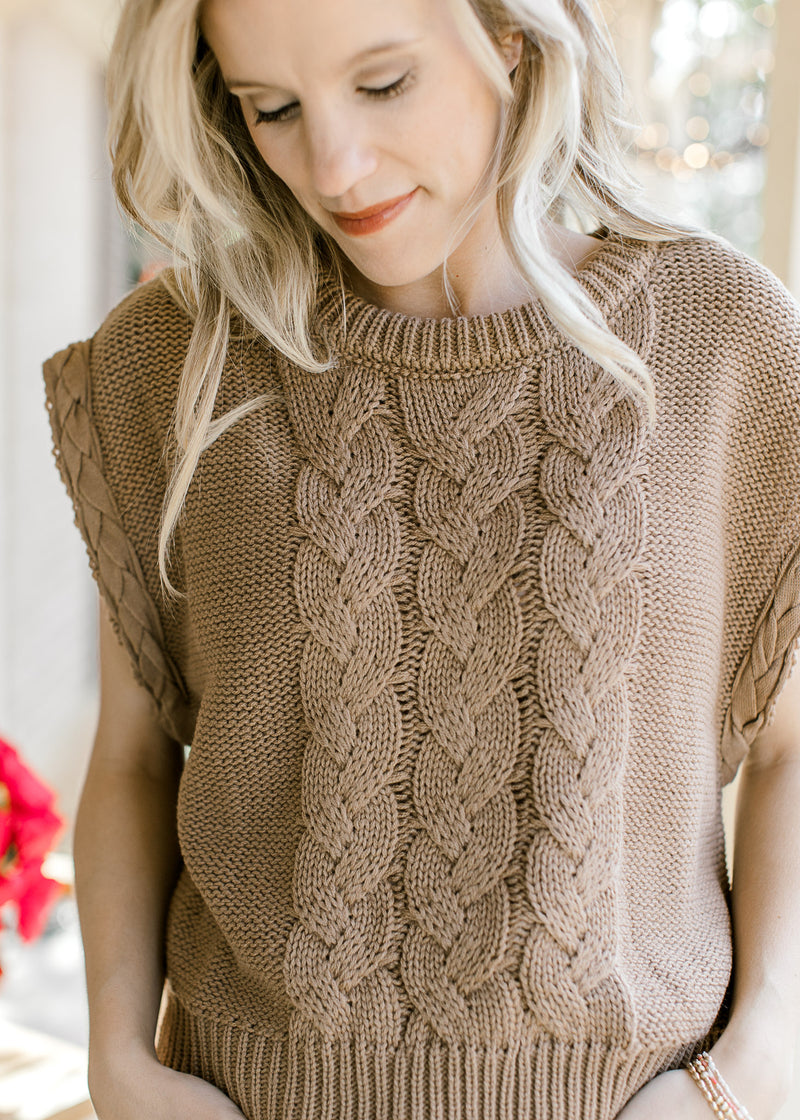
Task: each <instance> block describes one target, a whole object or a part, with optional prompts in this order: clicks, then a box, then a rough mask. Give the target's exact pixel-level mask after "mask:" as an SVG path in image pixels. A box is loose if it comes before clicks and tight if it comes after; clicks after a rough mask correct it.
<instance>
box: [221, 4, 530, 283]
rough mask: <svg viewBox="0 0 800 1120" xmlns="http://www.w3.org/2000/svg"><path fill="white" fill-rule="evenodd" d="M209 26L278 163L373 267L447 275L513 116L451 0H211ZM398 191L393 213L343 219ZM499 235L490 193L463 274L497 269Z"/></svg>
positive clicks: (375, 276)
mask: <svg viewBox="0 0 800 1120" xmlns="http://www.w3.org/2000/svg"><path fill="white" fill-rule="evenodd" d="M201 26H202V29H203V33H204V35H205V37H206V39H207V41H208V43H209V45H210V46H211V49H212V50H213V51H214V54H215V56H216V58H217V61H218V62H219V65H220V68H221V70H222V74H223V76H224V78H225V81H226V82H227V84H228V86H229V88H230V89H231V92H232V93H234V94H235V95H236V96H237V97H238V98H239V100H240V102H241V107H242V112H243V114H244V118H245V120H246V122H247V126H248V128H249V130H250V134H251V135H252V137H253V140H254V142H255V144H256V147H257V148H258V150H259V151H260V153H261V155H262V156H263V157H264V160H265V161H266V163H267V164H268V165H269V167H270V168H271V169H272V171H273V172H274V173H275V174H276V175H278V176H279V177H280V178H281V179H282V180H283V181H284V183H285V184H286V185H287V187H288V188H289V190H291V192H292V194H293V195H294V196H295V198H296V199H297V200H298V202H299V203H300V204H301V205H302V206H303V208H304V209H305V210H306V211H307V212H308V213H309V214H310V215H311V217H312V218H314V220H315V221H316V222H317V223H318V224H319V225H320V226H321V227H322V228H323V229H324V230H325V231H326V232H327V233H328V234H330V236H331V237H332V238H333V239H334V241H335V242H336V243H337V244H338V245H339V247H340V248H341V250H342V252H343V254H344V255H345V257H346V258H347V259H348V260H349V261H350V262H352V264H353V265H354V266H355V268H356V269H357V270H358V272H359V273H360V274H361V276H362V277H364V278H366V279H367V281H369V282H370V283H371V284H372V285H375V286H377V287H378V288H394V287H401V286H413V285H415V284H418V283H420V282H421V281H422V282H424V280H425V279H429V280H430V279H433V278H436V279H437V280H438V278H439V270H440V269H441V264H442V261H443V259H444V254H445V249H446V246H447V240H448V235H449V234H450V232H451V230H453V229H454V228H455V226H456V225H457V223H458V220H459V218H460V213H459V212H460V211H461V208H462V207H463V205H464V203H465V202H466V201H467V199H468V198H469V196H470V192H471V191H472V190H473V188H474V187H475V186H476V185H477V184H478V182H479V180H480V178H481V176H482V174H483V173H484V172H485V168H486V166H487V163H488V162H489V160H490V157H491V153H492V149H493V146H494V143H495V138H496V135H497V131H498V128H499V124H500V108H499V99H498V97H497V95H496V93H495V92H494V90H493V88H492V87H491V85H490V84H489V83H488V81H487V79H486V78H485V77H484V76H483V74H482V72H481V71H480V70H479V68H478V66H477V64H476V63H475V62H474V61H473V59H472V56H471V55H470V54H469V51H468V49H467V47H466V45H465V44H464V43H463V41H462V39H461V38H460V35H459V33H458V30H457V27H456V25H455V22H454V19H453V16H452V14H451V12H450V8H449V4H448V0H206V2H205V3H204V4H203V7H202V15H201ZM520 41H521V40H520V38H519V36H514V37H511V38H510V39H509V44H508V52H509V53H508V55H507V69H508V70H509V71H510V70H511V69H513V67H514V65H516V62H517V59H518V57H519V43H520ZM397 199H401V200H402V201H401V202H400V204H399V205H398V206H397V207H396V208H395V210H394V212H393V216H392V217H390V216H389V215H387V214H384V215H383V216H382V217H381V216H379V217H377V218H374V217H373V218H372V219H371V220H369V221H364V220H361V221H352V222H346V221H344V220H343V219H342V220H340V221H337V219H336V217H335V216H334V215H335V214H337V213H339V214H340V215H341V214H342V213H344V214H354V213H358V212H361V211H364V210H366V209H374V208H375V207H376V206H377V205H378V204H384V205H385V204H386V203H387V202H391V201H393V200H397ZM387 219H389V220H387ZM497 237H498V227H497V218H496V212H495V204H494V200H493V197H490V199H489V200H488V203H487V204H485V205H484V206H483V208H482V210H481V211H480V213H479V214H478V216H477V217H475V218H473V219H472V220H471V225H470V226H469V227H463V228H462V229H461V231H460V232H459V233H458V235H457V238H456V240H455V241H454V242H453V243H452V252H451V254H450V256H449V259H448V269H449V272H450V275H451V276H452V277H454V278H455V277H458V275H459V271H460V270H462V271H466V272H468V273H472V274H475V271H476V270H477V269H481V268H483V267H485V265H486V264H487V257H486V254H487V253H490V252H491V251H493V250H492V246H493V245H494V244H495V243H496V240H497Z"/></svg>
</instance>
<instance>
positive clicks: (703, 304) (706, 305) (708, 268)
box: [652, 236, 800, 335]
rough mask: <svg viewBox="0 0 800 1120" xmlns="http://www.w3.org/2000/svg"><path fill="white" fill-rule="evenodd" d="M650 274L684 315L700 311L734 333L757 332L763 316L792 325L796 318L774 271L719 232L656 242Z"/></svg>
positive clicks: (794, 307)
mask: <svg viewBox="0 0 800 1120" xmlns="http://www.w3.org/2000/svg"><path fill="white" fill-rule="evenodd" d="M652 279H653V283H654V285H655V287H656V288H660V289H661V290H662V292H663V294H665V295H666V294H671V295H672V296H673V297H674V299H675V300H676V301H679V302H677V303H676V306H677V307H678V308H679V309H680V311H681V313H682V314H683V315H687V314H695V315H697V314H700V315H705V316H706V318H707V319H708V320H709V321H710V320H713V321H715V322H721V323H723V324H725V325H727V326H728V327H729V328H730V330H731V332H732V333H733V334H735V335H745V334H746V333H747V332H751V333H752V332H753V331H755V332H756V334H758V332H759V330H760V326H761V325H762V324H763V323H764V322H765V320H769V321H771V322H772V323H773V325H780V324H781V323H783V324H785V326H786V327H787V328H788V329H789V330H790V331H791V330H793V329H796V327H797V324H798V320H799V319H800V316H799V315H798V310H799V309H798V304H797V301H796V300H795V298H794V297H793V296H792V294H791V292H790V291H789V290H788V288H787V287H786V286H785V284H784V283H783V282H782V281H781V280H780V279H779V277H778V276H776V275H775V273H774V272H772V271H771V270H770V269H769V268H767V266H766V265H765V264H762V263H761V262H760V261H758V260H756V259H755V258H754V257H751V256H749V255H748V254H747V253H745V252H743V251H742V250H741V249H739V248H737V247H736V246H735V245H733V244H731V242H730V241H728V240H727V239H726V238H724V237H712V236H697V237H690V238H686V239H676V240H673V241H664V242H661V243H660V244H659V252H658V254H657V258H656V262H655V266H654V269H653V274H652Z"/></svg>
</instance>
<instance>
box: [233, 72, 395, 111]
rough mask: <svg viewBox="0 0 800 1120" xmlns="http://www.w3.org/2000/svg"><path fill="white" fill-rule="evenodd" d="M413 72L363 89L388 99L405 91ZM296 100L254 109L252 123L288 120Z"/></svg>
mask: <svg viewBox="0 0 800 1120" xmlns="http://www.w3.org/2000/svg"><path fill="white" fill-rule="evenodd" d="M413 77H414V75H413V72H412V71H411V70H409V71H408V73H406V74H404V75H403V77H402V78H398V79H397V81H396V82H392V84H391V85H389V86H384V87H383V88H382V89H365V90H364V93H366V94H367V95H368V96H369V97H372V98H374V99H375V100H376V101H384V100H388V98H390V97H397V96H399V94H401V93H405V91H406V90H407V89H408V87H409V86H410V85H411V84H412V81H413ZM296 104H297V102H296V101H295V102H293V103H292V104H291V105H284V106H283V108H281V109H275V110H273V111H271V112H265V111H264V110H263V109H256V111H255V119H254V122H253V123H254V124H281V123H282V122H284V121H287V120H289V119H290V118H289V117H288V116H287V114H288V113H289V111H290V110H291V109H293V108H294V107H295V105H296Z"/></svg>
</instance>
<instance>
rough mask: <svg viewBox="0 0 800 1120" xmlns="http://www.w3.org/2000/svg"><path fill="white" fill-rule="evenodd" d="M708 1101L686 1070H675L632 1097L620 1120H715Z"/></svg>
mask: <svg viewBox="0 0 800 1120" xmlns="http://www.w3.org/2000/svg"><path fill="white" fill-rule="evenodd" d="M713 1117H714V1113H713V1112H712V1110H711V1108H710V1106H709V1104H708V1101H707V1100H706V1099H705V1097H704V1096H703V1094H702V1093H701V1092H700V1089H699V1088H698V1086H697V1085H695V1083H694V1082H693V1081H692V1079H691V1077H690V1075H689V1074H688V1073H687V1072H686V1070H685V1069H671V1070H668V1071H667V1073H660V1074H659V1075H658V1077H654V1078H653V1080H652V1081H648V1082H647V1084H646V1085H645V1086H643V1088H641V1089H640V1090H639V1092H638V1093H637V1094H636V1096H634V1097H631V1099H630V1100H629V1101H628V1103H627V1104H626V1105H625V1107H624V1108H623V1110H622V1112H620V1113H619V1115H618V1116H617V1120H713Z"/></svg>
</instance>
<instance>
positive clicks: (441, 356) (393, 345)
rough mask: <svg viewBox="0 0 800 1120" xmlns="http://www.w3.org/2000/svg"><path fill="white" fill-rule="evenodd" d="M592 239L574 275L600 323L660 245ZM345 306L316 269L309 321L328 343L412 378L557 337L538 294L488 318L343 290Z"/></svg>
mask: <svg viewBox="0 0 800 1120" xmlns="http://www.w3.org/2000/svg"><path fill="white" fill-rule="evenodd" d="M598 241H599V246H600V247H599V248H598V249H597V250H596V251H595V252H594V253H593V254H592V256H591V257H590V258H589V259H588V261H587V262H586V263H585V264H584V265H583V266H582V268H580V269H579V271H578V273H577V280H578V282H579V284H580V285H581V287H582V288H583V289H584V291H585V293H586V294H587V295H588V296H589V297H590V298H591V299H592V301H593V302H594V303H595V304H596V305H597V307H598V308H599V310H600V311H601V313H602V314H603V316H604V317H605V318H606V320H608V319H609V318H611V317H612V316H613V314H614V312H615V310H616V309H617V308H618V307H619V306H620V305H621V304H622V303H624V302H625V301H626V299H627V298H628V297H629V296H631V295H632V294H633V293H634V292H635V291H637V290H638V289H639V288H640V286H641V284H642V282H643V280H644V278H645V277H646V275H647V273H648V271H649V269H650V267H651V265H652V263H653V262H654V260H655V258H656V255H657V253H658V251H659V247H660V245H661V244H662V243H660V242H651V241H642V240H639V239H636V238H632V237H624V236H622V235H620V234H608V235H607V236H606V237H605V238H603V239H600V238H598ZM345 311H346V314H345V316H343V315H342V290H341V288H340V287H339V285H338V282H337V280H336V278H335V277H334V276H333V274H332V273H331V272H328V271H326V272H323V274H322V276H321V278H320V283H319V287H318V298H317V311H316V325H317V327H318V329H319V330H320V333H321V334H322V335H323V336H324V337H325V338H326V339H327V340H328V342H329V343H330V344H331V345H332V346H333V347H334V348H335V349H336V350H337V352H338V353H340V354H342V355H349V356H351V357H353V356H358V355H361V356H362V357H364V356H368V357H369V359H370V361H371V362H373V363H375V362H380V361H385V362H388V363H390V364H391V365H392V367H393V368H394V369H398V368H400V369H402V370H404V371H405V372H406V373H409V374H414V375H416V376H429V375H431V374H437V375H442V374H445V375H447V374H452V375H456V374H463V373H470V372H477V371H479V370H480V369H481V368H485V367H486V365H487V364H491V366H492V368H493V369H496V368H497V367H498V363H501V362H509V363H513V362H516V361H519V360H520V359H524V358H530V357H534V356H535V355H537V354H541V352H542V351H543V350H546V349H548V348H549V347H551V346H553V345H557V344H559V342H561V341H563V335H562V334H561V332H560V330H558V328H557V327H556V325H555V323H554V322H553V320H552V319H551V318H550V316H549V315H548V314H547V311H546V310H545V308H544V306H543V304H542V302H541V300H539V299H533V300H531V301H530V302H528V303H525V304H523V305H521V306H520V307H512V308H509V309H507V310H506V311H502V312H496V313H492V314H490V315H460V316H455V317H452V316H451V317H449V318H441V319H429V318H421V317H418V316H413V315H403V314H401V313H399V312H395V311H389V310H387V309H386V308H380V307H377V306H376V305H375V304H372V303H368V302H367V301H366V300H365V299H363V298H362V297H361V296H358V295H356V294H355V293H354V292H353V291H352V290H351V289H350V288H349V287H346V288H345ZM345 326H346V330H345V329H344V328H345Z"/></svg>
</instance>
